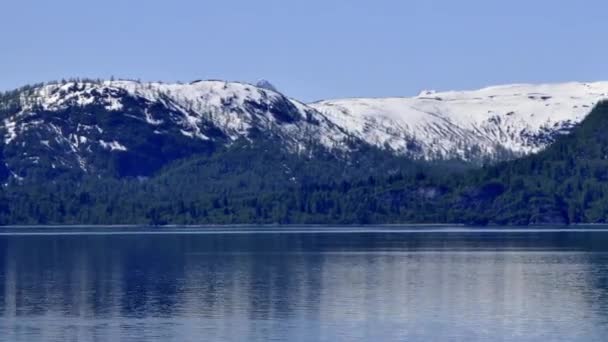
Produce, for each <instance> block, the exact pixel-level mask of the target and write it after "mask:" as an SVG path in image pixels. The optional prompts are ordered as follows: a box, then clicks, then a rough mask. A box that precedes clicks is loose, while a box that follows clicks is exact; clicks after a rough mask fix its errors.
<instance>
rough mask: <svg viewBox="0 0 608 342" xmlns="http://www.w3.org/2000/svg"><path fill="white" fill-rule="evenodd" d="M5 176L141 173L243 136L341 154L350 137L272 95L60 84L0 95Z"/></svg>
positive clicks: (236, 89)
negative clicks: (43, 169)
mask: <svg viewBox="0 0 608 342" xmlns="http://www.w3.org/2000/svg"><path fill="white" fill-rule="evenodd" d="M0 114H2V116H1V118H2V123H1V126H0V129H1V130H2V133H3V135H4V146H3V150H4V151H3V152H4V159H5V163H6V165H7V167H8V170H10V173H12V174H14V175H15V176H16V177H24V176H25V175H26V174H27V172H28V169H31V168H35V167H37V166H41V165H43V164H45V165H46V164H48V165H50V167H51V168H52V169H57V168H59V169H62V168H70V169H74V168H80V169H81V170H82V171H84V172H87V173H99V172H103V170H106V169H108V167H110V164H111V163H113V165H114V164H117V165H118V166H117V169H116V172H117V173H118V174H120V175H146V174H150V173H151V172H153V171H155V170H157V169H158V168H160V167H162V166H163V165H165V164H166V163H168V162H170V161H172V160H175V159H179V158H182V157H187V156H189V155H192V154H196V153H210V152H212V151H213V150H215V149H217V148H220V147H221V146H224V145H229V144H230V143H232V142H234V141H236V140H239V139H241V138H243V139H247V140H250V141H253V140H255V139H257V138H264V139H269V138H274V139H275V140H276V141H278V142H280V143H281V144H282V145H283V146H285V148H286V149H287V150H289V151H290V152H294V153H302V152H305V151H307V150H308V149H309V148H310V147H311V146H312V145H315V146H316V145H321V146H324V147H326V148H327V149H334V148H340V149H343V148H344V146H343V144H344V143H345V142H346V141H347V137H348V135H347V134H346V133H345V132H343V130H342V129H341V128H340V127H337V126H336V125H334V124H333V123H332V122H331V121H329V120H328V119H327V118H326V117H325V116H323V115H322V114H320V113H319V112H318V111H316V110H314V109H312V108H310V107H308V106H306V105H304V104H302V103H300V102H298V101H295V100H292V99H289V98H287V97H285V96H284V95H282V94H280V93H278V92H276V91H272V90H269V89H263V88H259V87H255V86H253V85H249V84H243V83H234V82H232V83H231V82H223V81H197V82H193V83H190V84H163V83H140V82H135V81H105V82H93V81H87V82H62V83H57V84H49V85H43V86H34V87H26V88H23V89H21V90H18V91H15V92H11V93H8V94H5V95H4V96H2V97H1V98H0Z"/></svg>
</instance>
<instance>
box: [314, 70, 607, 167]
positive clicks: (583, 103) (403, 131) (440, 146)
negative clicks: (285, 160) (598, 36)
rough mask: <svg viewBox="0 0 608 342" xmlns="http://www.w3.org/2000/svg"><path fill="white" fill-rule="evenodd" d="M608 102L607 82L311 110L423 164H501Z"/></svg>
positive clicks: (335, 103)
mask: <svg viewBox="0 0 608 342" xmlns="http://www.w3.org/2000/svg"><path fill="white" fill-rule="evenodd" d="M607 96H608V82H598V83H563V84H545V85H531V84H516V85H505V86H495V87H488V88H484V89H480V90H474V91H449V92H434V91H423V92H421V93H420V94H419V95H418V96H416V97H410V98H354V99H343V100H328V101H321V102H317V103H313V104H311V107H313V108H315V109H316V110H318V111H319V112H321V113H323V114H324V115H326V116H327V117H328V118H329V119H330V120H331V121H333V122H334V123H335V124H337V125H338V126H340V127H342V128H343V129H344V130H345V131H347V132H349V133H351V134H353V135H354V136H356V137H359V138H361V139H362V140H364V141H366V142H368V143H370V144H374V145H377V146H386V147H387V148H390V149H392V150H394V151H396V152H397V153H404V154H408V155H412V156H413V157H416V158H423V159H437V158H439V159H441V158H460V159H465V160H473V159H477V158H479V157H481V158H490V159H501V158H502V157H501V156H508V155H511V156H520V155H525V154H529V153H535V152H538V151H540V150H542V149H544V148H545V147H546V146H547V145H549V144H550V143H551V142H552V141H553V140H554V138H555V137H556V135H557V134H562V133H566V132H568V131H569V129H571V128H572V127H573V126H574V125H575V124H577V123H579V122H580V121H581V120H582V119H584V118H585V116H586V115H587V114H588V113H589V112H590V111H591V109H592V107H593V106H594V105H595V104H597V102H598V101H600V100H601V99H604V98H606V97H607Z"/></svg>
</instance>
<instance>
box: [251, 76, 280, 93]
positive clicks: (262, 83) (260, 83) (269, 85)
mask: <svg viewBox="0 0 608 342" xmlns="http://www.w3.org/2000/svg"><path fill="white" fill-rule="evenodd" d="M255 86H256V87H258V88H262V89H266V90H271V91H274V92H277V93H278V92H279V90H278V89H277V88H276V87H275V86H274V85H273V84H272V83H270V81H268V80H265V79H261V80H259V81H258V82H257V83H256V84H255Z"/></svg>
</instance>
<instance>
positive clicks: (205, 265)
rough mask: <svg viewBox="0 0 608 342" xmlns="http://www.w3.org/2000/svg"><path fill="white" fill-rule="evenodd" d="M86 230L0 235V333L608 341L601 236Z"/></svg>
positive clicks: (58, 337)
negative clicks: (607, 339)
mask: <svg viewBox="0 0 608 342" xmlns="http://www.w3.org/2000/svg"><path fill="white" fill-rule="evenodd" d="M86 229H91V228H76V229H69V230H66V229H39V230H29V229H28V230H19V229H13V230H10V229H9V230H3V231H0V340H2V341H76V340H78V341H105V340H111V341H119V340H120V341H154V340H159V341H202V340H204V341H272V340H277V341H458V340H462V341H605V339H606V336H608V231H606V230H597V231H592V230H578V231H572V230H547V229H540V230H532V231H520V230H506V231H498V230H481V231H480V230H474V229H471V230H469V229H456V230H449V229H448V230H445V229H424V228H423V229H420V228H416V229H410V228H407V229H399V228H378V229H374V228H362V229H347V230H344V229H328V230H325V229H323V228H314V229H312V228H311V229H309V228H302V229H287V230H285V231H283V230H281V229H263V230H256V229H253V228H252V229H245V228H235V229H212V230H195V229H177V230H160V231H159V230H139V229H133V230H126V231H125V230H116V228H112V229H99V228H94V229H93V230H89V232H91V233H92V234H81V233H80V232H81V231H83V230H84V231H86ZM201 233H203V234H201Z"/></svg>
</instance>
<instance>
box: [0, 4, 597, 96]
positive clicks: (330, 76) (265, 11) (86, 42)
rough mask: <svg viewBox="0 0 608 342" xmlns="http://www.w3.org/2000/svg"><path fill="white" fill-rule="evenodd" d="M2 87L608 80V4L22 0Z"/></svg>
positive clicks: (372, 88)
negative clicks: (79, 80) (81, 82)
mask: <svg viewBox="0 0 608 342" xmlns="http://www.w3.org/2000/svg"><path fill="white" fill-rule="evenodd" d="M1 10H2V16H1V18H2V20H0V32H2V33H3V34H2V42H3V43H2V49H0V89H3V90H6V89H11V88H15V87H17V86H20V85H23V84H27V83H31V82H39V81H48V80H53V79H59V78H63V77H71V76H82V77H85V76H86V77H102V78H107V77H110V76H112V75H114V76H116V77H118V78H139V79H142V80H163V81H177V80H180V81H189V80H193V79H200V78H202V79H209V78H213V79H227V80H241V81H250V82H255V81H256V80H257V79H260V78H265V79H268V80H270V81H271V82H272V83H274V84H275V85H276V86H277V87H278V88H279V89H281V90H282V91H283V92H284V93H286V94H288V95H290V96H293V97H297V98H300V99H303V100H306V101H312V100H318V99H323V98H337V97H354V96H408V95H415V94H417V93H418V92H419V91H420V90H421V89H437V90H448V89H465V88H466V89H468V88H478V87H482V86H486V85H492V84H500V83H514V82H534V83H537V82H559V81H570V80H581V81H594V80H608V68H607V66H608V63H607V62H606V61H607V60H608V44H606V43H605V39H606V36H607V35H608V25H607V24H606V13H608V11H607V10H608V3H606V2H605V1H594V0H591V1H585V0H579V1H545V0H537V1H529V0H528V1H523V0H509V1H491V0H485V1H483V0H469V1H467V0H461V1H453V0H444V1H432V0H423V1H405V0H401V1H392V0H374V1H371V0H366V1H359V0H334V1H332V0H306V1H286V0H282V1H280V0H256V1H251V0H221V1H206V0H172V1H168V0H165V1H156V0H146V1H139V0H131V1H127V0H104V1H83V0H55V1H48V0H19V1H5V2H4V3H3V4H2V9H1Z"/></svg>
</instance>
